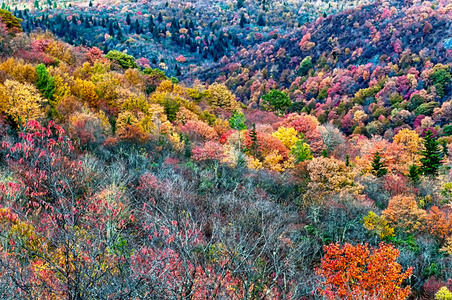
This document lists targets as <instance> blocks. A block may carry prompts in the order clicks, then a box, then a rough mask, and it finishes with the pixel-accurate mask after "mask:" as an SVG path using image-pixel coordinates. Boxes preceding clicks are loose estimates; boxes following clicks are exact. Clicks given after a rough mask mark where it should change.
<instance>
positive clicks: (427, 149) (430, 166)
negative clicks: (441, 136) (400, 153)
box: [421, 129, 443, 176]
mask: <svg viewBox="0 0 452 300" xmlns="http://www.w3.org/2000/svg"><path fill="white" fill-rule="evenodd" d="M423 144H424V150H422V151H421V155H422V156H423V157H422V158H421V164H422V166H421V171H422V173H423V174H425V175H429V176H437V175H438V169H439V167H440V166H441V164H442V162H441V160H442V158H443V153H442V151H441V148H440V146H439V143H438V140H437V138H436V137H434V136H433V133H432V131H431V130H430V129H429V130H428V131H427V132H426V135H425V137H424V141H423Z"/></svg>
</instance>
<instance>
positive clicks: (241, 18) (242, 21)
mask: <svg viewBox="0 0 452 300" xmlns="http://www.w3.org/2000/svg"><path fill="white" fill-rule="evenodd" d="M246 23H247V22H246V18H245V15H244V14H242V16H241V17H240V23H239V24H240V27H241V28H243V27H245V24H246Z"/></svg>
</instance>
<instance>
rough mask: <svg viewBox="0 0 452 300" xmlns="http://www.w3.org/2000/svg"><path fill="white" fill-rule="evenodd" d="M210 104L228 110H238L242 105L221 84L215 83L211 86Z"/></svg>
mask: <svg viewBox="0 0 452 300" xmlns="http://www.w3.org/2000/svg"><path fill="white" fill-rule="evenodd" d="M208 91H209V97H208V100H207V101H208V102H209V104H210V105H212V106H213V107H220V108H224V109H226V110H230V111H233V110H236V109H238V108H240V104H239V103H238V102H237V101H236V100H235V96H234V94H232V93H231V91H229V89H228V88H227V87H226V86H225V85H224V84H221V83H214V84H212V85H211V86H209V90H208Z"/></svg>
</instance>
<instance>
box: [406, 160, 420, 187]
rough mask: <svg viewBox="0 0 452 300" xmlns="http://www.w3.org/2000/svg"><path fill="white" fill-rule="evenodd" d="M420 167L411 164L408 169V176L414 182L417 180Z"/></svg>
mask: <svg viewBox="0 0 452 300" xmlns="http://www.w3.org/2000/svg"><path fill="white" fill-rule="evenodd" d="M420 172H421V171H420V169H419V167H418V166H417V165H411V166H410V169H409V170H408V178H410V179H411V181H412V182H413V183H414V184H416V183H418V182H419V175H420Z"/></svg>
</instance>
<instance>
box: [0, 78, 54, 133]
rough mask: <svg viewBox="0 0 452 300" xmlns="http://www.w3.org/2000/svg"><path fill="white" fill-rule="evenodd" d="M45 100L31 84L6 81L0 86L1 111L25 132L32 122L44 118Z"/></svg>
mask: <svg viewBox="0 0 452 300" xmlns="http://www.w3.org/2000/svg"><path fill="white" fill-rule="evenodd" d="M44 102H45V100H44V99H43V98H42V97H41V94H40V93H39V91H38V90H37V89H36V88H35V87H34V86H33V85H31V84H29V83H20V82H18V81H15V80H6V81H5V83H4V84H3V85H1V84H0V111H1V112H4V113H5V114H7V115H9V116H10V117H11V118H12V119H13V120H14V121H15V122H16V123H17V125H18V126H19V129H20V130H21V131H25V129H26V128H27V124H28V122H29V121H31V120H37V119H39V118H42V117H44V107H43V104H44Z"/></svg>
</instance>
